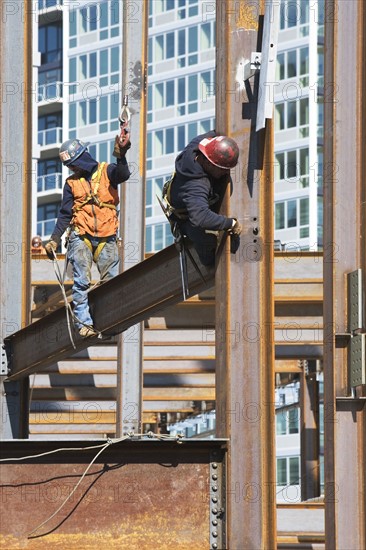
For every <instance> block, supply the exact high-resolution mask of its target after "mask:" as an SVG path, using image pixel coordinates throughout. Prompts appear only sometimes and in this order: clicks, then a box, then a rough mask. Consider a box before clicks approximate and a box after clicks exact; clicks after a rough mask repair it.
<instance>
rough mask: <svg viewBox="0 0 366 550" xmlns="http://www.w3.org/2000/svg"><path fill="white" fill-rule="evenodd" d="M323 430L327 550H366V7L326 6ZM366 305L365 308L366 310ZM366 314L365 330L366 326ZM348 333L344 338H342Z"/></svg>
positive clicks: (340, 3)
mask: <svg viewBox="0 0 366 550" xmlns="http://www.w3.org/2000/svg"><path fill="white" fill-rule="evenodd" d="M325 6H326V12H325V83H324V123H325V132H324V145H325V146H324V169H325V171H324V326H325V334H324V432H325V445H324V454H325V538H326V548H329V549H333V548H352V549H353V550H361V549H364V548H366V528H365V510H366V503H365V499H366V494H365V493H366V492H365V481H366V480H365V458H366V450H365V445H366V405H365V397H364V396H365V388H364V387H361V386H360V387H358V388H357V389H356V393H355V395H354V396H353V397H349V396H350V395H351V391H350V386H349V357H348V348H349V344H348V345H347V338H344V335H345V334H346V333H348V332H349V329H350V321H349V319H347V310H348V305H349V304H347V288H346V287H347V284H346V283H347V273H350V272H352V271H354V270H356V269H359V268H362V269H363V287H364V288H365V274H366V265H365V254H366V253H365V249H366V246H365V239H366V224H365V221H366V220H365V196H366V167H365V137H366V133H365V122H366V100H365V86H366V66H365V55H366V41H365V39H366V5H365V3H364V2H361V1H356V0H352V1H350V2H343V1H342V0H333V1H330V0H329V1H328V2H326V4H325ZM363 308H365V305H363ZM365 322H366V321H365V310H363V327H362V330H363V331H365V330H366V326H365ZM342 334H343V337H342V336H341V335H342Z"/></svg>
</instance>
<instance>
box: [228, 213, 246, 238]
mask: <svg viewBox="0 0 366 550" xmlns="http://www.w3.org/2000/svg"><path fill="white" fill-rule="evenodd" d="M234 222H235V223H233V225H232V226H231V228H230V229H229V233H231V235H237V236H238V237H239V235H240V233H241V232H242V231H243V228H242V226H241V223H240V222H238V220H237V219H236V218H234Z"/></svg>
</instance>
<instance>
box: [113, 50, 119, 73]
mask: <svg viewBox="0 0 366 550" xmlns="http://www.w3.org/2000/svg"><path fill="white" fill-rule="evenodd" d="M119 69H120V66H119V47H118V46H117V47H115V48H112V49H111V71H112V73H115V72H117V71H119Z"/></svg>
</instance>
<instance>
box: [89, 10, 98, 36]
mask: <svg viewBox="0 0 366 550" xmlns="http://www.w3.org/2000/svg"><path fill="white" fill-rule="evenodd" d="M98 12H99V10H97V5H96V4H91V5H90V6H89V30H91V31H95V30H96V28H97V21H98V18H99V13H98Z"/></svg>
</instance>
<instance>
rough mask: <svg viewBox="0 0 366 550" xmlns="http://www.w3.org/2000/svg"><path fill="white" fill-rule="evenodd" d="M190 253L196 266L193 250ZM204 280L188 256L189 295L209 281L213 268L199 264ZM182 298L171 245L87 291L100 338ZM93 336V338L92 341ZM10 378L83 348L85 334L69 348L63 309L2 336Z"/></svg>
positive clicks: (205, 285)
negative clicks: (6, 352)
mask: <svg viewBox="0 0 366 550" xmlns="http://www.w3.org/2000/svg"><path fill="white" fill-rule="evenodd" d="M191 252H192V255H193V256H194V258H195V260H196V261H197V263H198V265H200V263H199V260H198V257H197V255H196V254H195V251H194V250H191ZM200 269H201V271H202V273H203V276H204V278H205V282H204V281H203V280H202V278H201V276H200V275H199V274H198V273H197V272H196V270H195V268H194V267H193V265H192V263H191V262H190V261H189V260H188V278H189V287H190V291H191V293H192V295H194V294H196V293H198V292H200V291H202V290H205V289H206V288H209V287H210V286H212V285H213V282H214V269H211V268H206V267H204V266H202V265H200ZM181 300H182V287H181V275H180V270H179V259H178V253H177V251H176V249H175V246H174V245H172V246H170V247H168V248H166V249H164V250H162V251H161V252H158V253H157V254H155V255H154V256H151V257H150V258H148V259H146V260H145V261H144V262H142V263H140V264H138V265H136V266H133V267H131V268H130V269H128V270H127V271H125V272H124V273H121V274H120V275H118V276H117V277H114V279H111V280H110V281H107V282H106V283H104V284H103V285H101V286H99V287H97V288H95V289H94V290H92V291H91V292H90V293H89V303H90V308H91V311H92V315H93V318H94V320H95V326H96V327H97V329H98V330H100V331H102V332H103V334H104V336H106V337H108V335H115V334H116V333H119V332H122V331H124V330H126V329H127V328H128V327H131V326H133V325H134V324H136V323H137V322H139V321H142V320H143V319H146V318H148V317H149V316H150V315H152V314H154V313H155V312H157V311H159V310H161V309H163V308H164V307H166V306H168V305H172V304H176V303H179V302H180V301H181ZM94 340H95V339H94ZM5 341H6V345H7V351H8V357H9V359H10V360H11V373H10V377H9V378H11V379H13V380H15V379H19V378H22V377H24V376H27V375H29V374H31V373H33V372H39V371H41V370H42V369H44V368H46V367H47V366H49V365H52V364H53V363H55V362H56V361H59V360H61V359H62V358H63V357H66V356H70V355H71V354H73V353H75V352H77V351H80V350H82V349H85V348H87V347H88V346H90V344H91V343H92V342H93V339H91V338H84V339H82V338H81V337H78V336H76V337H75V344H76V349H75V350H74V348H73V347H72V344H71V341H70V337H69V333H68V329H67V322H66V314H65V309H64V308H60V309H58V310H56V311H55V312H53V313H51V314H49V315H47V316H46V317H44V318H42V319H40V320H38V321H36V322H35V323H33V324H32V325H30V326H28V327H26V328H24V329H22V330H20V331H18V332H16V333H14V334H12V335H11V336H9V337H7V338H6V339H5Z"/></svg>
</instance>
